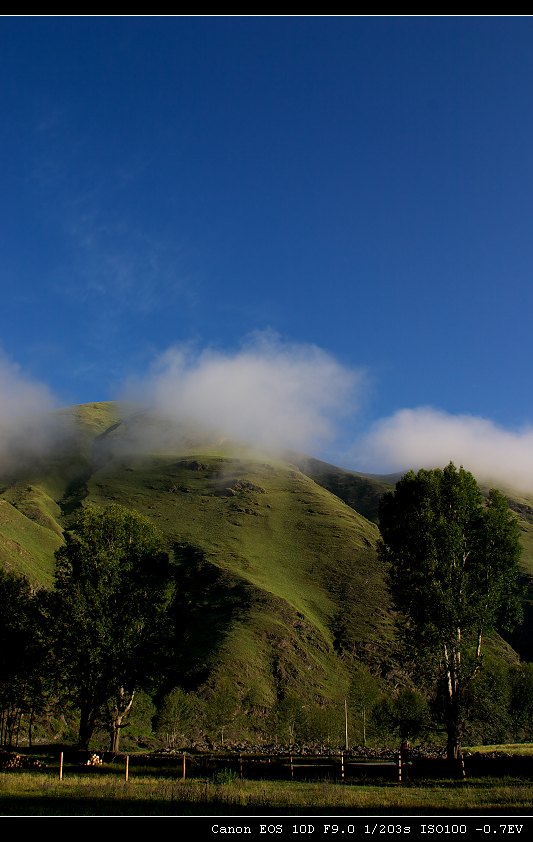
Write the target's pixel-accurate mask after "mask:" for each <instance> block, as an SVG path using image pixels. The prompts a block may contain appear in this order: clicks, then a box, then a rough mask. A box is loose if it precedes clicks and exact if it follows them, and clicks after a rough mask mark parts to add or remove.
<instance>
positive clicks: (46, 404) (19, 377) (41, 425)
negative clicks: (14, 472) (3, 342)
mask: <svg viewBox="0 0 533 842" xmlns="http://www.w3.org/2000/svg"><path fill="white" fill-rule="evenodd" d="M53 406H54V399H53V397H52V394H51V392H50V391H49V389H48V388H47V387H46V386H45V385H43V384H42V383H38V382H36V381H35V380H32V379H31V378H29V377H27V376H26V375H25V374H24V373H23V372H22V370H21V368H20V367H19V366H18V365H16V364H15V363H12V362H11V361H10V360H8V359H7V358H6V357H5V356H4V355H3V354H1V353H0V466H1V467H2V468H5V467H9V466H10V465H11V464H16V462H17V460H19V459H20V458H21V456H22V454H25V455H30V456H31V455H32V454H37V453H38V452H40V451H41V450H42V449H43V448H45V447H46V446H47V445H48V444H49V442H50V436H51V435H52V431H51V424H52V421H51V415H50V412H51V410H52V408H53Z"/></svg>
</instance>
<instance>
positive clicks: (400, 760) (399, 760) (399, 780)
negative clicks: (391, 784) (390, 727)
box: [398, 751, 402, 784]
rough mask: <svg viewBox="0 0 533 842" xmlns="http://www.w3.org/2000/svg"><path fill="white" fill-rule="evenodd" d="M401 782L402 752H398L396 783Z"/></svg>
mask: <svg viewBox="0 0 533 842" xmlns="http://www.w3.org/2000/svg"><path fill="white" fill-rule="evenodd" d="M401 782H402V753H401V751H399V752H398V783H399V784H401Z"/></svg>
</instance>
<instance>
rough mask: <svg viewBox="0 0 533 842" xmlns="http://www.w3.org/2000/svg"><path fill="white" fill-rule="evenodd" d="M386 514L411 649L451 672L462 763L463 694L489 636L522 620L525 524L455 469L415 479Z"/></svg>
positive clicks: (452, 728)
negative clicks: (522, 529) (522, 530)
mask: <svg viewBox="0 0 533 842" xmlns="http://www.w3.org/2000/svg"><path fill="white" fill-rule="evenodd" d="M379 517H380V521H379V525H380V531H381V536H382V540H381V542H380V546H379V552H380V556H381V558H382V559H383V560H384V561H385V562H386V563H387V565H388V584H389V588H390V592H391V596H392V599H393V601H394V604H395V607H396V608H397V610H398V611H399V612H400V615H401V618H402V619H401V628H402V632H403V640H404V644H405V645H408V646H410V647H411V648H412V649H413V651H414V653H415V654H416V655H417V657H418V658H419V659H421V658H422V659H424V658H426V659H430V658H432V657H433V658H436V659H437V660H438V662H439V663H440V666H441V669H442V670H443V671H444V675H445V683H446V719H447V733H448V757H449V758H450V759H457V757H458V755H459V752H460V740H461V732H462V726H463V716H464V708H463V704H462V696H463V691H464V688H465V686H466V684H467V683H468V682H469V681H471V680H472V678H473V677H474V675H476V673H477V672H478V670H479V669H480V666H481V662H482V647H483V639H484V636H485V634H486V633H487V632H488V631H490V630H493V629H495V628H498V627H505V628H510V627H511V626H512V625H513V623H514V622H516V621H517V620H518V618H519V615H520V600H519V592H520V588H519V572H520V571H519V559H520V541H519V528H518V524H517V521H516V519H515V517H514V515H513V514H512V512H511V511H510V509H509V507H508V504H507V501H506V499H505V497H503V495H502V494H501V493H500V492H498V491H496V490H491V491H490V493H489V496H488V499H487V500H486V501H485V500H484V498H483V495H482V494H481V491H480V489H479V488H478V486H477V483H476V481H475V479H474V477H473V476H472V474H470V473H469V472H468V471H465V470H464V469H463V468H460V469H459V470H457V469H456V468H455V466H454V465H453V464H452V463H450V464H449V465H448V466H447V467H446V468H444V469H443V470H441V469H435V470H420V471H419V472H418V473H417V474H415V473H414V472H412V471H410V472H409V473H407V474H406V475H405V476H404V477H403V478H402V479H401V480H400V481H399V482H398V483H397V485H396V489H395V491H394V492H389V493H387V494H385V495H384V497H383V498H382V501H381V504H380V514H379Z"/></svg>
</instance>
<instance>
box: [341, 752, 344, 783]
mask: <svg viewBox="0 0 533 842" xmlns="http://www.w3.org/2000/svg"><path fill="white" fill-rule="evenodd" d="M341 780H344V752H343V751H341Z"/></svg>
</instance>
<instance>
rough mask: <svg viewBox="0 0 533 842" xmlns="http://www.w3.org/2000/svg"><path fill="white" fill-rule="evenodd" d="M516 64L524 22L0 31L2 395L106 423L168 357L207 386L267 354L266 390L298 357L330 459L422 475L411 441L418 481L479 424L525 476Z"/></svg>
mask: <svg viewBox="0 0 533 842" xmlns="http://www.w3.org/2000/svg"><path fill="white" fill-rule="evenodd" d="M532 39H533V19H531V18H527V17H526V18H516V17H512V18H498V17H490V18H489V17H487V18H483V17H481V18H475V17H466V18H464V17H450V18H439V17H433V18H423V17H422V18H413V17H405V18H403V17H398V18H396V17H382V18H377V17H376V18H372V17H369V18H359V17H351V18H342V17H331V18H329V17H318V18H307V17H302V18H298V17H288V18H280V17H270V18H265V17H242V18H232V17H220V18H209V17H205V18H194V17H193V18H188V17H174V18H120V17H119V18H103V17H94V18H84V17H77V18H68V17H66V18H54V17H49V18H31V17H30V18H22V17H21V18H16V17H13V18H5V17H4V18H2V19H1V20H0V114H1V119H0V185H1V192H0V215H1V218H0V282H1V286H2V305H3V306H2V330H1V335H0V348H1V350H2V352H3V358H4V363H3V364H4V366H6V367H7V369H8V370H9V372H10V375H9V377H5V380H6V383H11V384H13V382H15V381H17V379H18V381H19V383H20V382H24V383H33V384H35V385H36V387H39V388H40V389H42V387H43V386H46V387H48V389H49V390H50V391H51V393H52V394H53V396H54V398H55V400H56V401H57V402H58V403H60V404H71V403H83V402H89V401H97V400H105V399H112V398H114V397H116V396H117V395H119V394H122V393H123V391H124V388H125V387H124V384H125V383H126V382H130V381H131V380H132V378H133V379H136V380H137V381H139V380H143V378H144V380H145V381H146V379H147V378H148V379H150V377H151V376H152V377H153V371H154V370H159V371H160V368H161V360H162V359H168V354H169V353H179V354H182V353H183V348H184V347H186V348H187V349H188V351H187V353H188V354H189V355H192V362H191V359H189V362H188V363H187V366H188V369H187V371H188V372H189V374H190V373H191V371H192V372H193V373H194V371H197V370H198V368H199V367H200V368H201V365H202V364H201V363H199V362H198V361H199V360H205V355H206V354H208V355H209V354H211V355H215V356H217V355H218V358H219V359H224V360H225V361H226V363H227V368H226V369H225V376H227V377H228V378H231V377H232V371H233V369H232V367H231V366H232V363H234V362H235V360H241V359H242V355H243V353H246V352H245V351H243V348H248V349H249V348H250V343H252V345H253V346H254V349H255V350H254V354H255V357H254V358H257V356H258V354H259V352H258V350H257V342H256V340H254V339H252V340H251V339H250V337H251V336H252V337H253V336H256V337H257V335H259V336H260V337H263V338H264V336H265V335H268V336H269V337H271V341H270V346H269V347H270V351H269V352H268V353H269V354H270V356H269V359H270V360H271V361H272V359H273V358H274V359H275V365H276V366H280V367H281V368H280V369H279V370H280V377H281V378H283V377H284V376H285V374H286V372H287V365H288V366H289V368H290V366H291V364H292V362H294V358H295V355H296V357H297V358H298V359H299V360H300V361H301V360H302V355H305V349H308V350H309V353H310V357H309V360H311V361H313V360H314V361H315V362H316V359H315V358H314V357H313V354H314V353H315V352H317V349H319V353H320V354H324V355H325V357H327V358H328V359H329V360H330V361H333V362H334V363H335V365H337V366H338V372H341V373H343V374H344V375H346V373H351V374H352V375H353V378H352V381H351V385H352V387H354V388H355V395H354V392H353V389H352V393H351V394H350V396H346V399H345V400H344V401H343V400H341V399H339V398H338V395H337V394H336V395H335V397H334V398H332V400H331V401H330V403H329V404H328V407H326V409H324V408H323V407H320V406H319V408H318V414H319V415H320V413H321V412H325V413H326V414H328V413H329V414H330V415H332V414H334V413H337V415H338V425H337V426H338V435H337V437H336V438H333V439H332V440H331V441H329V444H328V445H327V446H326V445H325V444H321V443H320V442H318V441H317V443H316V448H318V450H319V452H321V453H322V454H325V455H328V456H329V457H331V458H333V457H335V458H336V460H337V461H339V460H342V459H344V461H345V463H348V462H349V463H350V464H351V465H352V466H354V467H357V466H358V465H361V466H363V465H364V467H365V468H366V469H371V468H372V467H374V468H375V469H376V470H387V469H397V468H398V467H399V466H401V465H402V464H403V462H404V461H405V459H406V458H407V457H408V461H409V460H411V461H416V460H417V459H419V461H420V460H422V461H424V460H427V459H429V460H430V461H431V459H433V458H435V459H436V458H437V456H435V457H433V455H431V456H430V455H428V456H426V455H421V456H420V458H419V457H418V455H417V454H416V449H414V450H413V451H412V455H411V451H410V450H409V447H408V444H407V441H409V442H411V444H412V443H413V440H415V441H416V440H419V439H420V429H421V428H420V425H421V424H422V425H424V424H425V427H423V429H424V430H425V431H427V436H428V439H429V440H430V441H433V443H434V444H435V442H434V439H437V438H438V440H439V442H441V444H442V442H444V443H445V446H443V447H444V449H442V447H441V450H442V453H441V451H439V452H438V459H441V460H446V459H447V454H448V452H449V458H454V459H457V457H459V460H462V459H463V457H462V455H461V453H462V451H461V449H460V448H459V450H457V449H454V448H456V441H457V439H456V436H455V433H456V432H457V430H458V429H459V428H460V429H461V434H463V433H464V431H465V430H466V429H467V428H468V430H467V432H468V435H469V436H470V439H468V441H476V440H477V439H479V429H480V427H479V424H481V425H482V426H483V424H484V425H485V427H484V428H483V429H485V431H486V435H487V442H488V444H487V447H488V448H489V450H494V448H495V447H496V449H497V448H498V446H500V445H501V446H503V444H502V443H503V442H507V443H508V444H509V443H511V444H513V446H515V445H516V446H517V447H519V446H520V447H522V448H524V449H525V451H521V453H522V452H527V453H528V454H529V453H530V452H532V453H533V450H532V448H531V446H530V438H529V436H530V427H531V425H532V423H533V395H532V391H531V387H530V380H531V374H530V370H531V362H530V361H531V358H532V345H533V333H532V330H531V326H532V312H533V309H532V303H533V302H532V298H533V283H532V269H533V237H532V230H533V50H532V49H531V45H532V42H533V40H532ZM272 337H277V338H275V339H272ZM254 343H255V345H254ZM272 343H274V344H276V343H277V345H276V347H277V350H275V351H274V352H272ZM259 345H260V346H261V347H263V348H264V345H265V343H264V341H263V339H260V341H259ZM169 349H179V351H174V352H169ZM191 349H192V350H191ZM165 355H167V356H165ZM321 360H322V361H323V358H322V357H321ZM313 364H314V363H313V362H311V365H313ZM158 366H159V368H158ZM283 366H285V368H283ZM319 369H320V371H323V372H326V369H327V366H326V368H320V366H319ZM276 370H278V369H276ZM291 371H292V375H291V376H296V375H295V370H294V369H291ZM150 372H152V375H151V374H150ZM167 373H168V372H167ZM306 376H307V375H306ZM324 376H326V378H327V377H328V375H327V374H324ZM0 379H1V378H0ZM207 379H209V378H207ZM341 379H342V378H341ZM349 379H350V378H349V377H348V378H347V379H346V382H347V380H349ZM158 382H159V381H158ZM165 382H166V383H167V385H168V382H167V381H165ZM243 382H246V383H248V380H247V378H244V380H243ZM343 382H344V381H343ZM354 384H355V385H354ZM322 386H323V382H322V381H321V380H320V378H319V377H318V378H317V392H318V391H321V390H322ZM10 388H11V387H10ZM169 388H172V386H171V385H170V386H169ZM246 388H248V386H247V387H246ZM339 388H341V386H339ZM6 389H7V387H6ZM308 391H309V390H308ZM15 393H16V394H19V393H18V392H16V390H15V391H13V392H10V391H9V390H7V391H6V392H5V395H4V396H3V400H4V402H6V401H7V402H9V401H10V400H11V395H12V394H13V395H14V394H15ZM281 394H282V395H283V400H285V399H286V392H285V391H284V390H281ZM306 394H307V392H306ZM278 397H279V396H278ZM306 399H307V398H306ZM313 400H314V399H313ZM313 400H311V405H312V407H311V408H312V409H313V411H314V410H315V409H316V407H317V404H316V400H318V404H320V398H319V397H317V398H316V400H315V402H314V403H313ZM267 406H268V408H269V409H270V410H272V411H273V412H274V411H275V406H276V404H275V401H274V402H273V403H272V404H268V403H267ZM402 411H404V414H403V415H402V414H401V412H402ZM405 411H408V412H409V413H411V414H410V415H406V414H405ZM336 420H337V419H336ZM437 422H438V423H437ZM333 423H334V422H333ZM436 423H437V426H436V427H435V426H432V425H435V424H436ZM461 424H462V426H461ZM473 424H474V426H472V425H473ZM475 424H477V425H478V426H477V427H475ZM406 425H407V427H408V428H409V436H408V437H407V439H406V438H405V429H406ZM458 425H459V427H458ZM469 425H470V426H469ZM334 426H335V424H334ZM384 429H386V431H387V433H386V434H387V436H388V442H389V444H390V442H393V443H394V441H396V444H395V445H394V446H393V445H390V448H389V450H390V454H389V456H387V457H386V458H385V457H382V455H380V454H381V452H380V450H379V448H380V447H381V444H382V443H383V435H384V434H383V430H384ZM433 430H438V432H435V434H433V432H432V431H433ZM402 431H403V432H402ZM448 433H450V436H451V438H450V439H449V440H448V438H447V435H448ZM489 434H490V435H489ZM491 435H493V438H490V436H491ZM380 436H381V438H380ZM395 436H396V439H395V438H394V437H395ZM402 436H403V438H402ZM498 437H499V438H498ZM502 437H503V438H502ZM467 438H468V436H467ZM461 440H462V439H461ZM361 442H366V445H362V444H361ZM376 442H381V444H380V445H379V446H378V445H377V444H376ZM498 443H499V444H498ZM461 446H462V447H463V448H464V447H466V445H465V444H464V442H463V445H461ZM413 447H414V445H413ZM393 451H394V453H395V455H392V454H393ZM406 454H407V455H406ZM480 458H481V457H480ZM532 459H533V456H532ZM521 460H522V461H523V459H522V456H520V457H519V458H518V462H520V461H521ZM407 467H409V465H407ZM531 467H532V471H531V473H532V475H533V463H532V466H531Z"/></svg>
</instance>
